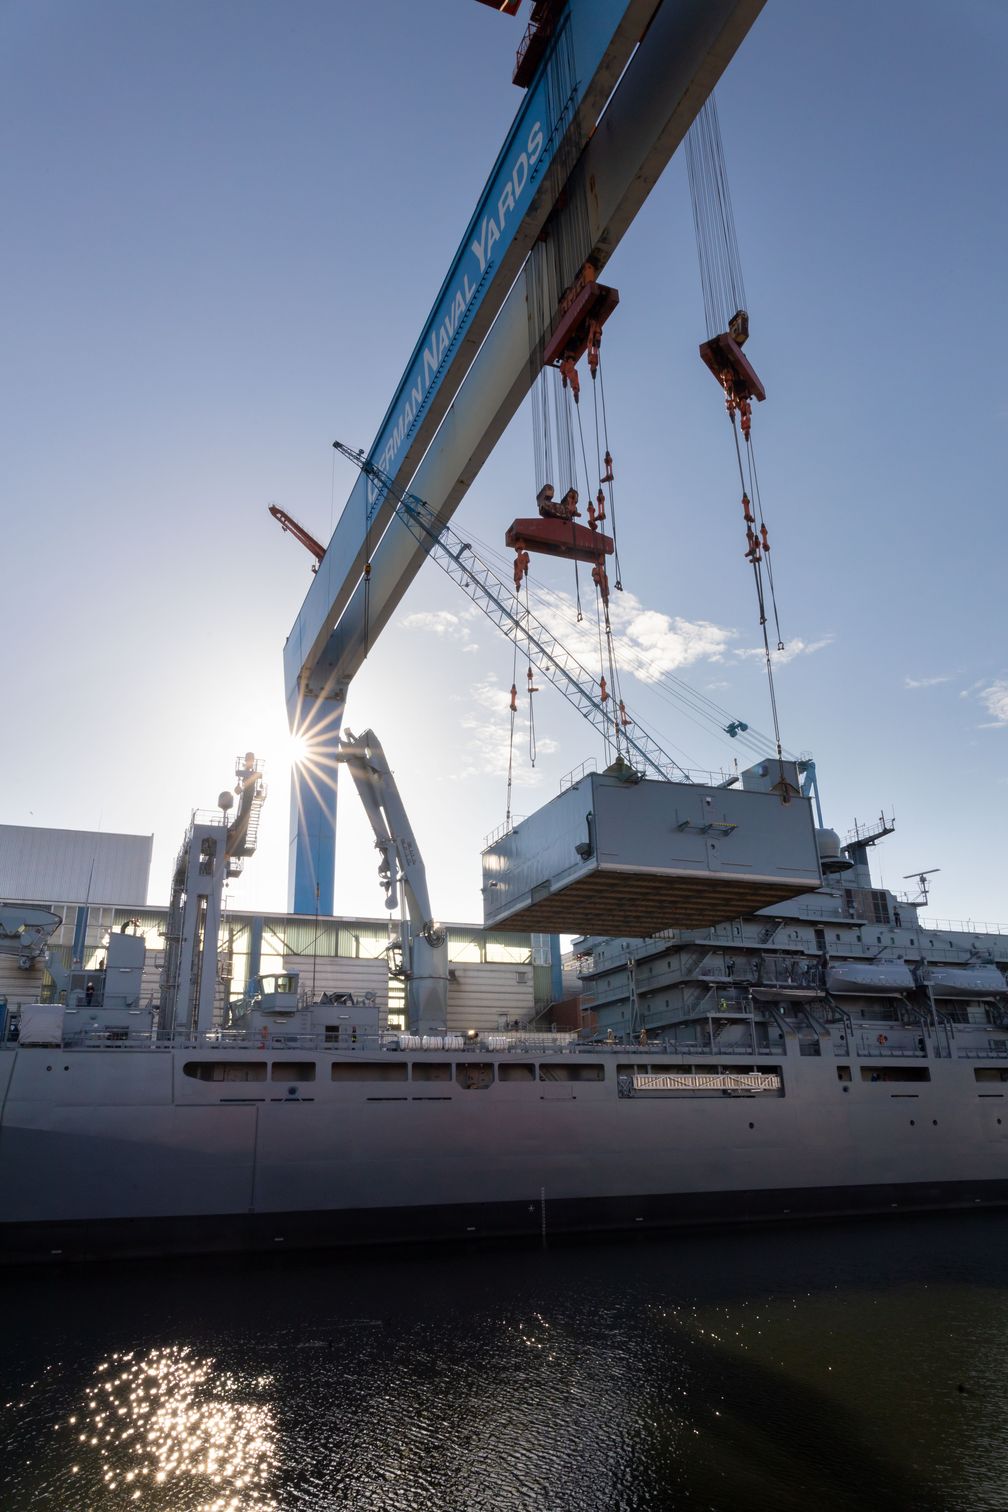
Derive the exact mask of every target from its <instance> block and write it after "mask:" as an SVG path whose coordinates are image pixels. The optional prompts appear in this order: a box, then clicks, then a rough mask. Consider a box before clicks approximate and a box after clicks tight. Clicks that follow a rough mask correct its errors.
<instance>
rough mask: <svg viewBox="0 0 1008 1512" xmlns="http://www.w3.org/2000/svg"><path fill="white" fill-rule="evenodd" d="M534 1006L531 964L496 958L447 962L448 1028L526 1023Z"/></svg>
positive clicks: (487, 1027) (485, 1027) (487, 1028)
mask: <svg viewBox="0 0 1008 1512" xmlns="http://www.w3.org/2000/svg"><path fill="white" fill-rule="evenodd" d="M534 1010H535V998H534V989H533V982H532V967H531V965H528V966H510V965H502V964H498V963H496V962H494V963H488V964H486V965H471V964H470V963H469V962H465V961H460V962H458V963H457V964H455V965H453V966H451V968H450V975H449V978H448V1028H449V1029H452V1030H458V1031H459V1032H460V1033H463V1034H464V1033H465V1031H466V1030H467V1029H480V1030H483V1031H488V1030H493V1029H504V1028H510V1027H511V1026H512V1025H513V1024H514V1023H515V1021H517V1022H518V1023H526V1022H527V1021H528V1020H529V1019H530V1018H531V1017H532V1015H533V1013H534Z"/></svg>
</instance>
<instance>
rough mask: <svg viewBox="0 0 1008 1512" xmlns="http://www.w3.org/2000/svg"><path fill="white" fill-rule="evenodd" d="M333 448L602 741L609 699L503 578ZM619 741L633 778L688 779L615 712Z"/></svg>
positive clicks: (363, 461) (445, 528)
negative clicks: (635, 767)
mask: <svg viewBox="0 0 1008 1512" xmlns="http://www.w3.org/2000/svg"><path fill="white" fill-rule="evenodd" d="M333 446H334V447H335V448H336V450H337V451H338V452H341V453H342V454H343V456H344V457H347V458H348V459H349V460H350V461H351V462H352V463H353V464H354V466H355V467H359V468H360V470H361V472H362V473H364V475H365V476H366V477H367V478H368V479H369V480H370V482H371V484H372V485H373V488H374V491H375V497H376V499H380V500H381V501H383V502H384V501H385V500H390V501H391V502H392V504H393V506H394V508H395V511H396V514H397V515H398V517H399V519H400V520H401V521H402V523H403V524H404V525H405V526H406V528H407V530H409V531H410V533H411V534H412V535H413V536H414V538H415V539H416V540H417V541H418V542H419V543H420V545H421V546H422V547H423V549H424V550H425V551H426V553H427V555H428V556H429V557H431V559H432V560H433V561H435V562H437V564H438V566H439V567H440V568H441V569H442V570H443V571H444V572H446V573H447V574H448V576H449V577H450V578H451V579H452V581H453V582H456V583H457V584H458V585H459V587H460V588H461V589H462V591H463V592H464V593H466V594H467V595H468V596H469V598H471V599H472V601H473V603H474V604H476V605H477V607H478V608H480V609H482V611H483V613H484V614H485V615H486V616H487V618H488V619H491V620H493V622H494V624H495V625H497V626H498V628H499V629H501V630H503V632H504V634H505V635H506V636H507V637H508V639H509V640H511V641H514V642H515V644H516V645H517V646H518V648H519V650H520V651H521V652H523V653H524V654H527V656H528V658H529V660H530V661H531V662H533V663H534V664H535V666H536V667H537V668H538V669H539V671H540V672H541V673H542V675H543V676H544V677H548V678H549V680H550V682H551V683H552V684H553V686H554V687H555V688H558V689H559V690H560V692H561V693H562V694H563V696H564V697H565V698H566V699H567V701H568V702H569V703H571V704H573V706H574V708H575V709H577V711H578V713H579V714H581V715H583V716H584V718H585V719H587V720H588V723H589V724H591V725H593V726H594V728H595V729H596V730H598V731H599V733H600V734H601V735H602V737H603V739H604V740H605V741H606V742H607V744H608V743H609V742H611V741H612V738H613V714H612V712H611V710H609V709H607V708H606V703H607V702H609V700H607V699H605V698H603V696H602V692H603V691H604V690H600V689H599V687H598V684H597V681H596V679H595V677H594V676H593V674H592V673H590V672H589V671H587V669H586V668H585V667H583V666H582V665H581V663H580V662H579V661H578V660H577V658H576V657H575V656H573V655H572V653H571V652H570V651H568V650H567V649H566V648H565V647H564V646H563V644H562V643H561V642H560V641H559V640H558V639H557V637H556V636H555V635H554V634H553V632H552V631H551V630H550V629H548V627H547V626H546V625H544V624H543V622H542V620H540V619H538V618H537V617H536V616H535V615H534V614H533V613H532V612H531V610H530V609H529V608H528V606H527V605H524V606H523V604H522V601H521V599H520V598H518V597H516V596H515V595H514V594H513V593H512V592H510V590H509V589H508V586H507V584H506V583H505V582H504V580H503V579H502V578H500V577H498V576H497V574H496V573H495V572H494V570H493V568H492V567H488V566H487V564H486V562H484V561H483V560H482V559H481V558H480V557H479V556H477V554H476V552H475V551H474V550H473V548H472V546H471V545H470V543H469V542H468V541H463V540H462V538H461V536H459V535H456V533H455V531H454V530H452V528H451V526H450V525H447V524H445V523H444V522H443V521H442V520H439V519H438V518H437V516H436V515H435V514H434V511H433V510H432V509H431V508H430V506H429V505H428V504H426V503H425V502H424V500H423V499H419V498H417V496H416V495H415V494H412V493H408V492H406V491H405V490H403V489H400V488H399V487H398V486H397V485H396V483H395V482H394V481H393V479H392V478H391V477H390V476H389V474H388V473H386V472H385V471H384V469H383V468H381V467H379V466H378V464H377V463H375V462H372V461H370V460H369V458H367V457H365V456H364V454H363V453H362V452H359V451H352V450H351V448H350V447H349V446H344V444H343V443H342V441H334V442H333ZM616 718H617V720H618V721H619V725H620V741H621V742H622V743H624V744H625V745H626V748H627V750H628V752H629V753H630V755H631V756H636V758H637V760H638V761H639V763H640V766H641V773H642V774H643V772H644V771H650V772H652V773H653V774H654V775H655V776H658V777H662V778H664V779H665V780H666V781H677V782H689V781H691V778H690V776H689V773H688V772H686V771H684V770H683V768H682V767H680V766H679V764H678V763H677V762H676V761H674V760H673V759H672V757H671V756H669V755H668V753H667V752H666V751H663V750H662V748H661V746H660V745H659V744H658V742H657V741H656V740H653V739H652V738H651V736H650V735H648V734H647V733H646V732H645V731H644V730H642V729H640V727H639V726H638V725H637V724H635V722H634V721H633V720H631V719H630V717H629V715H627V713H626V711H625V709H621V710H620V711H619V712H618V713H617V715H616Z"/></svg>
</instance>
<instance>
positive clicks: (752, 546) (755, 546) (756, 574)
mask: <svg viewBox="0 0 1008 1512" xmlns="http://www.w3.org/2000/svg"><path fill="white" fill-rule="evenodd" d="M730 414H731V427H732V436H733V438H734V441H735V456H736V459H737V461H738V470H739V482H740V484H741V486H742V496H743V499H747V498H748V494H747V493H746V483H745V470H744V468H743V466H742V448H741V447H740V446H739V438H738V424H737V422H736V419H735V411H734V410H731V412H730ZM746 531H747V536H748V540H749V550H748V551H747V552H746V556H747V557H748V558H749V560H750V562H751V563H752V569H753V579H754V581H755V584H756V601H757V603H758V604H759V618H760V629H761V630H762V632H763V650H764V653H765V655H766V670H767V684H768V686H769V689H770V712H771V714H772V715H773V727H774V742H775V744H776V747H777V759H778V760H781V759H783V754H784V753H783V749H782V747H781V736H780V721H779V719H778V717H777V692H776V689H775V688H774V677H773V657H772V656H771V654H770V638H769V636H768V635H767V614H766V601H765V599H764V595H763V572H762V558H763V554H762V552H761V551H760V543H759V540H758V538H757V537H756V536H755V535H754V534H753V528H752V526H751V525H747V526H746Z"/></svg>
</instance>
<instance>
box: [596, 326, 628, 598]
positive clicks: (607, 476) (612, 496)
mask: <svg viewBox="0 0 1008 1512" xmlns="http://www.w3.org/2000/svg"><path fill="white" fill-rule="evenodd" d="M598 383H599V397H600V398H601V400H602V440H603V442H604V443H605V457H604V458H603V460H604V462H605V472H604V473H603V474H602V476H601V479H600V482H599V487H600V488H601V487H602V485H603V484H605V486H606V488H608V490H609V522H610V524H611V525H612V538H613V566H614V567H615V569H616V578H615V581H614V583H613V587H614V588H616V590H617V591H618V592H619V593H622V592H623V573H622V570H621V568H620V559H619V537H618V535H617V534H616V492H615V489H614V487H613V459H612V452H611V451H610V450H609V423H608V421H607V419H606V402H605V379H604V378H603V376H602V354H601V352H600V353H599V364H598ZM597 428H598V421H597V419H596V429H597Z"/></svg>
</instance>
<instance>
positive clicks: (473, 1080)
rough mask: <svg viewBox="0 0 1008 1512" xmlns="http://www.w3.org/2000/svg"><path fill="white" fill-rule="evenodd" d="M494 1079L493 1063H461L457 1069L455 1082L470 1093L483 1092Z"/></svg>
mask: <svg viewBox="0 0 1008 1512" xmlns="http://www.w3.org/2000/svg"><path fill="white" fill-rule="evenodd" d="M493 1079H494V1068H493V1062H492V1061H460V1062H459V1064H458V1065H457V1066H456V1068H455V1080H456V1081H457V1082H458V1084H459V1086H460V1087H464V1088H465V1089H466V1091H468V1092H482V1091H483V1090H484V1089H485V1088H486V1087H489V1086H490V1085H491V1084H492V1082H493Z"/></svg>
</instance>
